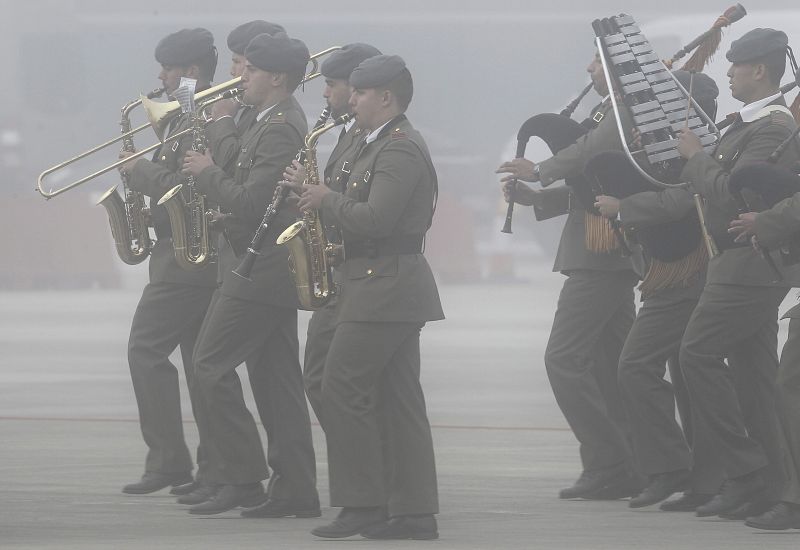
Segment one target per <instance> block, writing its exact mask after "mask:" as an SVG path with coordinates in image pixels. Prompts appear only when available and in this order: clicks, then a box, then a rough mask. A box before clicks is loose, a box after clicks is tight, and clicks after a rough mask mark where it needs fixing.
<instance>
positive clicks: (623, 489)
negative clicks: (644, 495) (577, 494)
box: [583, 471, 645, 500]
mask: <svg viewBox="0 0 800 550" xmlns="http://www.w3.org/2000/svg"><path fill="white" fill-rule="evenodd" d="M644 485H645V484H644V480H643V479H642V478H641V477H640V476H639V475H637V474H634V473H633V472H630V471H628V472H625V473H624V474H623V475H621V476H619V477H616V478H614V479H613V480H612V481H611V482H610V483H608V484H606V485H604V486H603V487H601V488H600V489H598V490H597V491H595V492H593V493H589V494H588V495H584V497H583V498H585V499H586V500H618V499H621V498H628V497H634V496H636V495H638V494H639V493H641V492H642V488H643V487H644Z"/></svg>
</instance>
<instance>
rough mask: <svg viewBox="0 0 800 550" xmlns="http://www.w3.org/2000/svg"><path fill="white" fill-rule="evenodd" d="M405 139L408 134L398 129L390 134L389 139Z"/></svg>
mask: <svg viewBox="0 0 800 550" xmlns="http://www.w3.org/2000/svg"><path fill="white" fill-rule="evenodd" d="M407 137H408V134H406V133H405V132H403V131H402V130H401V129H400V128H395V129H394V130H393V131H392V132H391V134H390V139H406V138H407Z"/></svg>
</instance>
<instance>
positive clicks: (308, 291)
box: [277, 115, 351, 309]
mask: <svg viewBox="0 0 800 550" xmlns="http://www.w3.org/2000/svg"><path fill="white" fill-rule="evenodd" d="M350 118H351V115H342V116H340V117H339V118H336V119H334V120H332V121H330V122H328V123H327V124H326V125H325V126H322V127H321V128H317V129H314V130H312V131H311V132H310V133H309V134H308V135H307V136H306V139H305V147H304V152H305V160H304V162H303V166H304V168H305V171H306V178H305V181H304V182H303V183H304V184H305V185H319V184H320V182H319V169H318V167H317V150H316V146H317V140H318V139H319V138H320V136H321V135H322V134H324V133H325V132H327V131H328V130H330V129H331V128H334V127H335V126H339V125H340V124H345V123H347V121H349V120H350ZM277 244H285V245H286V246H287V248H288V249H289V270H290V271H291V272H292V278H293V279H294V284H295V286H296V287H297V297H298V298H299V299H300V305H301V306H302V307H303V308H304V309H319V308H321V307H322V306H324V305H325V304H326V303H328V301H329V300H330V299H331V298H332V297H333V295H334V293H335V285H334V284H333V273H332V271H331V268H332V267H333V263H332V260H333V257H334V250H333V246H332V245H330V244H328V240H327V239H326V237H325V231H324V228H323V226H322V220H321V219H320V215H319V211H317V210H313V211H309V212H303V219H301V220H299V221H297V222H295V223H293V224H292V225H290V226H289V227H287V228H286V229H285V230H284V231H283V233H281V234H280V236H279V237H278V240H277Z"/></svg>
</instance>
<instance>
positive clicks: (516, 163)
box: [494, 158, 539, 204]
mask: <svg viewBox="0 0 800 550" xmlns="http://www.w3.org/2000/svg"><path fill="white" fill-rule="evenodd" d="M534 166H536V163H534V162H531V161H529V160H528V159H525V158H518V159H514V160H509V161H508V162H504V163H503V164H501V165H500V167H499V168H498V169H497V170H495V171H494V173H495V174H508V175H507V176H504V177H503V178H502V179H501V180H500V181H501V182H503V183H505V182H507V181H511V180H513V179H519V180H522V181H539V177H538V176H537V174H536V172H535V171H534V169H533V167H534ZM520 204H522V203H520Z"/></svg>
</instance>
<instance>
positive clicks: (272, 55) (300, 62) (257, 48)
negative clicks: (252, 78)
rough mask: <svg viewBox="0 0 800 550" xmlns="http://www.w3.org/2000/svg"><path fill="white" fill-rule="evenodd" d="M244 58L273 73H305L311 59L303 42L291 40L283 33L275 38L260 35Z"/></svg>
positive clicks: (252, 41)
mask: <svg viewBox="0 0 800 550" xmlns="http://www.w3.org/2000/svg"><path fill="white" fill-rule="evenodd" d="M244 56H245V57H246V58H247V60H248V61H249V62H250V63H252V64H253V65H255V66H256V67H258V68H259V69H261V70H262V71H270V72H272V73H294V72H299V71H305V68H306V65H307V64H308V58H309V54H308V48H307V47H306V45H305V44H304V43H303V41H302V40H298V39H296V38H289V37H288V36H287V35H286V33H283V32H280V33H277V34H276V35H275V36H271V35H269V34H266V33H262V34H259V35H258V36H256V37H255V38H253V39H252V40H251V41H250V43H249V44H248V45H247V48H246V49H245V51H244Z"/></svg>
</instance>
